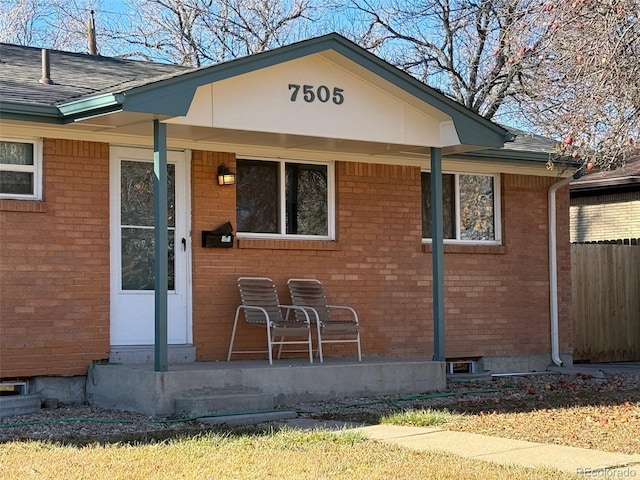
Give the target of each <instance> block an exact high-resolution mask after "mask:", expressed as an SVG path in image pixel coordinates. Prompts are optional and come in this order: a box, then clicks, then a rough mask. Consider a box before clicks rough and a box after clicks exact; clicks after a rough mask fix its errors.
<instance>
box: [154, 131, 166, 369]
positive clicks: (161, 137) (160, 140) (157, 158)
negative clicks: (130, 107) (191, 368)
mask: <svg viewBox="0 0 640 480" xmlns="http://www.w3.org/2000/svg"><path fill="white" fill-rule="evenodd" d="M153 172H154V175H153V215H154V219H155V345H154V354H155V362H154V363H155V371H156V372H166V371H167V370H168V369H169V366H168V361H167V349H168V345H167V288H168V277H169V260H168V255H167V252H168V251H169V248H168V238H167V227H168V225H167V223H168V222H167V216H168V208H167V125H166V124H164V123H160V122H159V121H158V120H154V121H153Z"/></svg>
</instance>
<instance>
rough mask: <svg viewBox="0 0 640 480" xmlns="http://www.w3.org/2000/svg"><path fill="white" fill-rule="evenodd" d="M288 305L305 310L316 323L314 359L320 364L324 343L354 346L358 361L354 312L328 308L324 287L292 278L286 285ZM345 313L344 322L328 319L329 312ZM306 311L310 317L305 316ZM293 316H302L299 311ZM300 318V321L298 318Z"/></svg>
mask: <svg viewBox="0 0 640 480" xmlns="http://www.w3.org/2000/svg"><path fill="white" fill-rule="evenodd" d="M287 285H288V286H289V293H290V294H291V303H293V304H294V305H296V306H300V307H305V308H306V309H307V311H306V312H305V313H307V315H308V316H309V317H310V318H311V321H312V322H315V323H316V327H317V331H318V357H319V358H320V363H322V362H323V361H324V358H323V355H322V345H323V344H325V343H355V344H356V346H357V349H358V361H359V362H361V361H362V352H361V350H360V325H359V323H358V314H357V313H356V311H355V310H354V309H353V308H351V307H348V306H346V305H329V303H328V302H327V297H326V295H325V292H324V287H323V286H322V283H321V282H320V281H319V280H315V279H306V278H292V279H290V280H289V281H288V282H287ZM335 310H341V311H346V312H347V317H348V318H347V319H344V318H343V315H341V316H340V317H339V318H337V317H336V316H334V315H332V311H335ZM309 311H310V312H311V313H309ZM295 313H296V315H302V313H301V312H300V311H299V310H296V311H295ZM300 318H302V317H300Z"/></svg>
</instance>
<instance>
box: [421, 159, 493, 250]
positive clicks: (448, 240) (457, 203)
mask: <svg viewBox="0 0 640 480" xmlns="http://www.w3.org/2000/svg"><path fill="white" fill-rule="evenodd" d="M422 173H431V171H430V170H426V169H423V170H422ZM442 174H443V175H480V176H483V177H492V178H493V231H494V236H495V239H494V240H461V239H459V237H460V182H458V181H457V180H456V182H455V198H454V202H455V211H456V218H455V229H456V237H457V238H455V239H452V238H445V239H444V243H445V244H448V245H502V209H501V208H500V206H501V204H502V197H501V195H502V190H501V188H500V187H501V186H500V174H499V173H477V172H451V171H443V172H442ZM420 204H421V205H422V199H420ZM422 243H424V244H430V243H432V239H431V238H423V239H422Z"/></svg>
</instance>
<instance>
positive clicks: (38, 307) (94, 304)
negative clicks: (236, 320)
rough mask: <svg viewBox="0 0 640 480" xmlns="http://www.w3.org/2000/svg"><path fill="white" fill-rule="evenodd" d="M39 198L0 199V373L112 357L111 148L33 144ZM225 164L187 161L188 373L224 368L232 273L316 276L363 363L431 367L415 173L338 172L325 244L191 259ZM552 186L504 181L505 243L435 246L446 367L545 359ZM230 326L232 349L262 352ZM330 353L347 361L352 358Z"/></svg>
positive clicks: (212, 212) (261, 247)
mask: <svg viewBox="0 0 640 480" xmlns="http://www.w3.org/2000/svg"><path fill="white" fill-rule="evenodd" d="M44 156H45V157H44V179H45V180H44V201H43V202H18V201H2V202H0V273H1V277H0V340H1V341H0V372H1V373H0V376H1V377H3V378H15V377H24V376H33V375H45V374H48V375H76V374H83V373H86V369H87V366H88V365H90V364H91V362H92V361H93V360H98V359H102V358H106V357H107V356H108V351H109V200H108V194H109V168H108V166H109V148H108V145H106V144H98V143H88V142H74V141H63V140H52V139H49V140H45V143H44ZM220 163H226V164H227V165H229V166H230V167H231V169H232V170H233V169H235V158H234V156H233V155H232V154H227V153H214V152H200V151H195V152H193V161H192V169H191V172H192V179H191V180H192V188H191V192H192V199H191V200H192V236H193V279H192V285H193V334H194V343H195V346H196V348H197V359H198V360H221V359H224V358H225V357H226V352H227V348H228V342H229V337H230V333H231V327H232V322H233V315H234V311H235V307H236V306H237V304H238V302H239V296H238V292H237V288H236V286H235V280H236V278H237V277H239V276H269V277H271V278H273V279H274V280H275V282H276V284H277V285H278V287H279V291H280V295H281V301H283V302H288V301H289V299H288V294H287V290H286V280H287V279H288V278H292V277H316V278H319V279H320V280H322V281H323V282H324V283H325V286H326V290H327V293H328V296H329V298H330V300H331V301H332V302H334V303H345V304H350V305H352V306H354V307H355V308H356V309H357V310H358V312H359V314H360V317H361V324H362V346H363V352H364V353H365V354H368V355H372V354H378V355H385V356H395V357H405V358H406V357H427V358H428V357H430V356H431V355H432V347H433V328H432V324H433V321H432V313H431V309H432V305H431V255H430V252H429V250H430V249H429V247H428V246H423V245H422V243H421V238H420V236H421V226H420V222H421V213H420V208H419V207H418V205H419V202H420V190H421V188H420V171H419V169H418V168H416V167H403V166H391V165H368V164H360V163H345V162H338V163H337V166H336V191H337V198H336V201H337V208H336V210H337V241H336V242H315V241H296V240H255V239H252V240H248V239H241V240H239V241H238V242H237V244H236V246H235V248H233V249H217V248H202V247H201V246H200V232H201V231H202V230H210V229H212V228H214V227H217V226H218V225H219V224H221V223H224V222H226V221H231V222H232V224H233V225H234V226H235V187H220V186H218V185H217V183H216V182H215V172H216V171H217V167H218V165H219V164H220ZM553 181H554V180H553V179H547V178H543V177H531V176H514V175H503V176H502V212H503V237H504V240H505V243H504V245H503V246H498V247H496V246H489V247H464V246H457V245H456V246H446V248H445V269H446V271H445V285H446V294H445V308H446V322H447V323H446V341H447V345H446V353H447V356H449V357H457V356H480V355H484V356H489V355H497V356H503V355H524V354H544V353H548V352H549V343H550V341H549V313H548V310H549V309H548V301H549V291H548V267H547V262H548V252H547V207H546V205H547V190H548V187H549V186H550V185H551V184H552V183H553ZM558 199H559V201H558V212H559V215H558V218H559V236H558V244H559V245H560V246H561V247H560V248H559V250H560V251H559V257H558V259H559V285H561V290H562V291H561V295H560V331H561V338H560V346H561V348H560V350H561V353H570V352H571V349H572V333H571V325H570V323H569V320H568V318H569V312H568V308H569V302H570V295H571V293H570V285H569V283H570V275H569V269H570V253H569V244H568V240H569V223H568V190H567V189H563V190H561V191H560V192H559V194H558ZM264 335H265V334H264V331H263V330H261V329H258V328H256V327H252V326H247V325H244V324H241V328H240V331H239V334H238V342H239V345H238V346H239V347H242V346H243V345H244V346H247V347H248V346H251V347H255V346H258V345H260V346H261V345H263V344H264V342H265V339H264ZM327 350H328V351H327V354H352V353H353V350H354V349H353V347H352V346H351V345H344V346H335V347H334V351H333V352H332V351H331V350H330V349H327Z"/></svg>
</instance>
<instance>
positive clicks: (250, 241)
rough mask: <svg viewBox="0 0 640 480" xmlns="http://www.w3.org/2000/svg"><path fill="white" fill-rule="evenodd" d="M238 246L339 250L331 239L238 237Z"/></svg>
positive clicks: (274, 248) (270, 248)
mask: <svg viewBox="0 0 640 480" xmlns="http://www.w3.org/2000/svg"><path fill="white" fill-rule="evenodd" d="M237 246H238V248H246V249H249V248H254V249H256V248H257V249H268V250H340V247H339V246H338V243H337V242H334V241H331V240H275V239H259V238H239V239H238V240H237Z"/></svg>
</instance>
